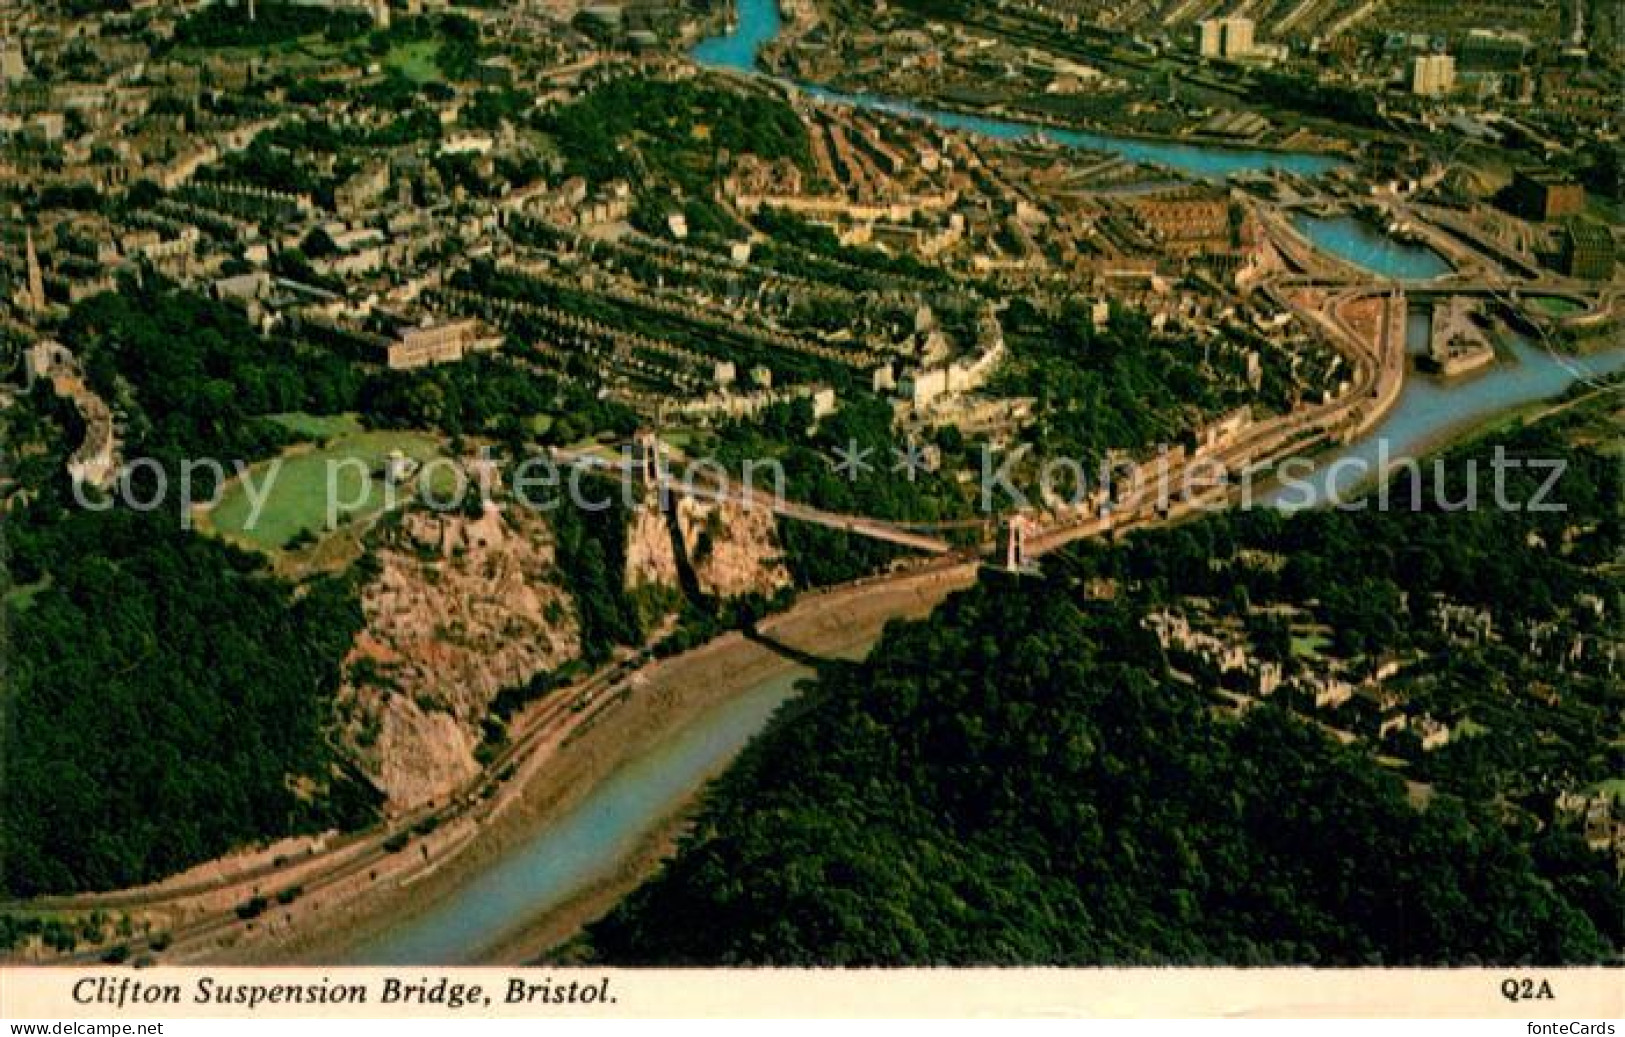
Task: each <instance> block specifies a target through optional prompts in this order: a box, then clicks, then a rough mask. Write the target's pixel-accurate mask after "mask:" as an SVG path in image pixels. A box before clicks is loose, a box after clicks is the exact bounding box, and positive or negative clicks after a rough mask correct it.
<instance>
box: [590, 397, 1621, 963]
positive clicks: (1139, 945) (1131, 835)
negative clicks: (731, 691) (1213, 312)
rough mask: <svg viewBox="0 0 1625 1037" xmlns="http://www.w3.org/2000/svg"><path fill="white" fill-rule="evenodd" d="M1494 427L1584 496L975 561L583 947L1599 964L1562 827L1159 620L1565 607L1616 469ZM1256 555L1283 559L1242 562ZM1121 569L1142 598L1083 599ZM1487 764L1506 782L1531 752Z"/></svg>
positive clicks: (844, 958)
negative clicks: (1191, 676) (1249, 675)
mask: <svg viewBox="0 0 1625 1037" xmlns="http://www.w3.org/2000/svg"><path fill="white" fill-rule="evenodd" d="M1506 442H1507V444H1508V446H1509V449H1510V450H1512V451H1516V452H1527V453H1536V452H1538V453H1542V454H1544V455H1546V456H1552V455H1553V454H1554V452H1555V454H1556V456H1562V457H1567V458H1568V459H1570V461H1571V463H1572V466H1571V469H1570V473H1569V476H1568V477H1566V478H1565V480H1564V483H1563V486H1562V488H1561V491H1560V496H1561V499H1562V500H1563V501H1564V502H1565V503H1567V504H1568V505H1569V506H1570V509H1571V510H1569V511H1568V512H1567V513H1566V514H1564V515H1547V514H1542V515H1535V514H1530V513H1528V512H1522V513H1507V512H1488V511H1486V512H1480V513H1475V514H1473V515H1470V516H1469V515H1464V514H1462V513H1449V514H1446V513H1442V512H1440V511H1438V510H1437V509H1436V508H1431V507H1429V508H1424V509H1423V510H1422V511H1420V512H1419V513H1413V512H1410V511H1408V510H1407V511H1405V512H1403V513H1401V512H1391V513H1388V514H1379V513H1364V514H1359V515H1354V514H1346V513H1330V512H1328V513H1313V514H1302V515H1298V516H1295V517H1291V518H1286V517H1283V516H1280V515H1276V514H1273V513H1253V514H1246V515H1234V516H1220V517H1216V518H1212V519H1208V520H1205V521H1202V522H1198V523H1191V524H1187V525H1184V526H1180V527H1177V528H1174V529H1172V530H1166V531H1160V532H1155V533H1148V534H1145V535H1138V536H1135V537H1133V538H1131V540H1130V541H1129V543H1128V544H1127V546H1122V547H1111V546H1103V547H1095V548H1089V549H1086V550H1082V551H1078V552H1074V553H1072V554H1070V555H1068V556H1063V557H1062V558H1060V559H1057V560H1056V561H1055V563H1054V564H1052V565H1051V566H1050V572H1049V575H1048V576H1046V577H1041V578H1035V577H1023V578H1020V579H1014V578H1005V579H1002V580H991V579H990V580H986V581H984V582H983V584H982V585H980V586H979V587H978V588H976V589H975V590H973V591H970V592H966V593H965V594H962V595H960V596H958V597H956V598H954V599H952V600H951V601H950V602H949V603H948V604H946V605H945V606H943V607H942V608H940V609H939V610H938V611H937V613H935V614H934V615H933V616H932V617H931V618H929V619H928V620H925V621H922V622H918V623H910V624H904V625H898V626H894V627H892V628H891V629H889V630H888V632H887V635H886V636H885V638H884V639H883V640H882V642H881V643H880V645H879V646H878V647H877V648H876V649H875V651H874V652H873V653H872V655H871V656H870V659H869V661H867V662H865V663H863V664H860V665H848V664H832V665H829V666H827V667H826V668H825V669H824V670H823V671H822V672H821V674H820V677H819V680H818V681H817V683H816V684H813V685H811V686H810V687H809V688H807V689H806V691H805V693H804V695H803V696H802V697H801V698H800V699H799V700H797V701H796V702H794V703H792V704H791V705H790V706H788V707H787V708H786V709H785V711H784V712H783V713H781V715H780V716H779V717H778V718H776V719H775V721H774V723H773V725H772V726H771V727H770V728H769V730H768V732H767V733H766V734H765V735H763V736H762V737H761V738H760V739H759V740H758V741H757V742H756V743H754V744H753V745H752V746H751V747H750V748H749V749H748V750H747V751H746V753H745V754H744V756H743V757H741V759H740V761H739V762H738V763H737V764H736V765H735V766H734V768H733V769H732V770H731V771H730V772H729V773H728V774H727V775H726V776H725V777H724V778H723V779H721V780H720V781H719V782H718V783H717V784H716V785H714V786H713V788H712V789H711V791H710V792H709V794H708V796H707V798H706V800H705V803H704V805H703V807H702V809H701V812H700V814H699V817H698V819H697V821H696V824H695V826H694V828H693V830H692V831H691V833H690V834H689V835H688V836H687V837H686V838H685V840H684V842H683V843H682V845H681V847H680V849H679V852H678V853H677V855H676V857H675V858H674V859H673V860H671V861H670V862H668V864H667V865H666V866H665V868H664V870H663V871H662V872H661V873H660V874H659V875H658V876H657V877H656V878H655V879H653V880H651V881H650V882H649V883H648V884H647V885H645V886H644V887H643V888H642V889H640V890H639V891H638V892H637V893H636V894H634V895H633V896H632V897H631V898H630V899H628V900H627V901H625V902H624V903H623V904H622V905H621V906H620V907H618V908H617V909H616V910H615V911H614V912H612V913H611V914H610V915H609V916H608V917H607V918H605V919H603V920H602V921H600V922H599V923H597V924H596V925H595V926H593V927H592V928H591V930H590V932H589V935H588V937H587V938H586V940H585V941H584V943H583V944H582V945H581V946H578V947H577V948H576V950H577V951H580V952H582V953H586V954H588V955H590V956H592V957H594V958H595V959H596V960H601V961H604V962H614V963H618V964H619V963H624V964H633V963H636V964H660V965H701V964H704V965H723V964H778V965H808V964H841V965H876V964H892V965H897V964H970V963H997V964H1022V963H1058V964H1092V963H1115V964H1144V963H1170V962H1177V963H1202V962H1225V963H1240V964H1263V963H1286V962H1290V963H1306V964H1320V965H1332V964H1346V965H1372V964H1390V965H1393V964H1442V963H1450V964H1467V963H1473V962H1494V963H1509V964H1510V963H1524V962H1541V963H1555V962H1577V961H1601V960H1607V959H1609V958H1610V957H1611V956H1612V955H1613V954H1616V953H1617V948H1618V947H1620V946H1621V945H1625V894H1622V891H1621V887H1620V883H1619V881H1618V879H1617V877H1616V876H1615V875H1614V874H1613V873H1612V868H1611V865H1610V864H1609V862H1608V859H1607V858H1606V857H1605V856H1604V855H1601V854H1596V853H1592V852H1591V851H1589V850H1587V849H1586V848H1585V846H1584V844H1583V843H1581V842H1580V841H1579V840H1578V838H1577V837H1576V836H1575V835H1574V834H1573V833H1572V832H1571V831H1569V830H1566V829H1563V828H1561V827H1559V826H1555V825H1547V826H1539V825H1536V824H1533V823H1530V822H1529V821H1528V820H1527V819H1526V818H1525V817H1524V816H1522V815H1520V814H1518V812H1517V811H1513V813H1512V815H1508V814H1507V812H1506V810H1505V809H1503V808H1504V807H1506V806H1509V805H1510V804H1508V803H1505V802H1502V803H1497V802H1496V801H1494V800H1493V799H1491V798H1490V797H1488V796H1487V795H1485V790H1484V789H1482V788H1479V787H1476V786H1474V785H1472V784H1471V783H1458V784H1452V783H1450V782H1447V781H1442V780H1441V781H1440V783H1439V784H1438V785H1437V786H1436V788H1435V794H1434V795H1433V797H1432V798H1431V800H1430V801H1429V803H1428V805H1427V806H1426V807H1425V808H1420V807H1418V806H1416V805H1414V803H1413V801H1412V800H1411V799H1409V798H1407V793H1406V788H1405V786H1404V783H1403V782H1402V781H1401V779H1400V778H1399V777H1398V776H1397V775H1395V774H1394V773H1392V772H1391V771H1389V770H1388V769H1385V768H1384V767H1381V766H1379V765H1378V764H1377V763H1376V762H1375V761H1373V760H1372V758H1371V756H1370V754H1369V749H1367V748H1362V747H1343V746H1340V745H1339V744H1338V743H1336V742H1335V741H1333V740H1332V739H1331V738H1329V737H1328V736H1326V735H1325V734H1323V733H1321V732H1320V731H1318V730H1317V729H1316V728H1315V727H1313V726H1312V725H1311V724H1309V723H1307V722H1305V721H1304V720H1302V719H1300V718H1299V717H1297V716H1296V715H1294V714H1293V713H1291V712H1289V711H1288V710H1287V709H1285V708H1283V707H1282V705H1280V704H1277V703H1274V702H1272V701H1270V702H1267V703H1266V704H1264V705H1260V706H1258V707H1255V708H1254V709H1252V710H1250V711H1248V712H1246V713H1244V714H1243V715H1242V718H1241V719H1236V718H1235V717H1234V716H1233V715H1232V714H1229V713H1224V712H1221V711H1218V710H1215V709H1214V708H1213V706H1212V702H1213V700H1212V699H1211V698H1210V697H1209V696H1208V695H1207V694H1206V689H1205V688H1204V687H1202V686H1201V684H1200V683H1197V684H1190V683H1186V682H1185V681H1182V680H1177V679H1175V678H1174V677H1173V676H1172V675H1171V673H1170V671H1169V669H1168V668H1167V664H1166V662H1165V661H1164V659H1163V655H1162V652H1161V649H1160V647H1159V645H1158V643H1157V641H1156V640H1155V638H1154V637H1153V636H1152V635H1151V634H1150V633H1149V632H1147V631H1146V630H1145V629H1144V628H1143V627H1142V625H1141V617H1142V616H1143V615H1144V611H1145V609H1146V608H1147V607H1149V606H1151V605H1153V604H1156V603H1159V602H1166V601H1169V600H1172V599H1174V598H1175V597H1177V596H1179V595H1181V594H1193V593H1194V594H1206V595H1215V596H1226V597H1228V596H1231V595H1238V594H1239V595H1242V596H1245V595H1251V596H1253V597H1256V598H1258V599H1259V600H1295V601H1298V602H1313V603H1315V607H1317V608H1323V609H1325V610H1326V615H1327V616H1329V617H1333V618H1334V621H1335V622H1337V623H1340V624H1344V625H1346V627H1347V629H1348V630H1349V631H1350V632H1349V633H1348V634H1342V633H1341V629H1342V628H1340V636H1344V637H1348V638H1350V639H1351V641H1354V642H1359V643H1358V644H1357V645H1355V647H1359V648H1364V649H1366V650H1372V649H1375V648H1377V647H1378V646H1379V645H1384V644H1393V643H1396V641H1397V639H1400V638H1403V637H1404V636H1405V635H1404V634H1403V632H1402V631H1403V628H1405V627H1408V626H1412V625H1416V624H1417V621H1416V620H1415V619H1412V618H1409V617H1406V616H1405V615H1404V613H1403V611H1401V612H1399V613H1398V614H1397V615H1396V614H1389V615H1388V616H1386V617H1385V618H1379V617H1377V616H1376V615H1375V614H1374V613H1375V612H1376V611H1377V609H1376V608H1375V607H1373V605H1375V606H1381V605H1384V604H1386V605H1388V606H1391V607H1392V606H1394V605H1395V602H1396V599H1397V597H1398V595H1399V593H1400V592H1407V593H1408V600H1409V601H1410V602H1413V603H1414V602H1418V601H1421V600H1425V598H1426V596H1427V595H1428V594H1430V593H1431V592H1433V591H1448V592H1449V593H1450V594H1451V595H1452V596H1453V600H1458V601H1464V602H1483V603H1485V604H1487V605H1489V606H1491V607H1493V608H1494V609H1495V610H1496V611H1497V614H1498V615H1499V616H1501V617H1503V618H1504V619H1506V620H1509V621H1510V620H1511V619H1512V618H1514V616H1516V615H1552V614H1556V613H1557V612H1559V611H1560V610H1561V609H1562V608H1563V607H1564V606H1565V605H1566V603H1568V602H1569V601H1571V600H1572V598H1573V596H1574V595H1575V594H1577V593H1580V592H1582V591H1584V590H1586V589H1596V588H1597V587H1598V586H1599V581H1600V580H1602V579H1603V577H1601V576H1600V575H1599V574H1598V573H1597V572H1596V571H1595V570H1594V569H1593V568H1592V564H1591V563H1593V562H1595V561H1596V560H1598V558H1599V557H1607V555H1608V552H1612V551H1617V550H1618V548H1619V546H1620V544H1621V538H1620V529H1619V524H1618V522H1619V515H1618V512H1619V504H1618V502H1619V501H1620V500H1621V499H1622V498H1621V495H1620V484H1619V479H1620V474H1619V471H1618V468H1617V465H1616V464H1614V463H1613V462H1612V461H1610V460H1609V459H1608V458H1607V457H1606V456H1604V455H1601V454H1599V453H1596V452H1594V451H1591V450H1586V449H1576V448H1574V447H1572V446H1569V445H1568V442H1567V441H1566V440H1565V439H1563V438H1562V436H1561V435H1560V434H1559V433H1558V432H1555V431H1553V430H1552V429H1551V428H1550V427H1545V426H1543V427H1538V428H1535V429H1531V430H1523V431H1520V432H1515V433H1514V434H1512V435H1511V436H1510V438H1509V439H1508V440H1507V441H1506ZM1488 449H1489V448H1488V446H1487V445H1480V446H1478V447H1475V448H1473V450H1472V452H1471V456H1478V457H1480V458H1482V457H1484V456H1487V453H1488ZM1467 456H1469V454H1468V453H1466V452H1458V453H1457V454H1456V455H1455V462H1456V465H1455V466H1454V468H1453V471H1455V472H1456V474H1455V475H1454V476H1453V478H1454V479H1456V480H1457V483H1456V484H1455V485H1456V488H1457V489H1459V488H1460V485H1459V480H1460V478H1461V474H1460V473H1461V471H1462V469H1461V466H1460V462H1461V461H1463V460H1464V459H1465V458H1466V457H1467ZM1527 489H1530V487H1528V486H1522V487H1518V486H1513V487H1512V488H1511V489H1510V490H1509V493H1510V494H1516V493H1518V492H1520V490H1527ZM1396 499H1398V495H1397V493H1396ZM1525 499H1527V498H1525ZM1565 528H1567V529H1571V530H1572V529H1573V528H1579V529H1584V530H1587V531H1588V532H1587V533H1586V534H1584V535H1582V536H1580V537H1579V538H1578V539H1576V538H1575V537H1574V536H1573V535H1571V536H1570V537H1569V538H1568V543H1569V545H1570V546H1569V548H1568V550H1567V552H1566V553H1564V554H1563V555H1561V556H1559V557H1555V558H1554V557H1553V556H1552V555H1551V554H1549V553H1547V552H1544V551H1541V550H1539V549H1537V548H1535V547H1534V546H1533V545H1534V544H1535V543H1536V541H1534V540H1531V539H1530V534H1531V533H1532V532H1533V533H1536V535H1537V536H1540V535H1545V536H1549V537H1551V538H1552V539H1551V540H1550V541H1549V542H1550V543H1554V544H1556V543H1562V542H1564V541H1563V538H1562V531H1563V529H1565ZM1259 549H1263V550H1267V551H1271V552H1273V551H1281V552H1285V553H1286V555H1287V562H1286V566H1285V568H1282V569H1275V568H1273V567H1264V568H1261V569H1259V570H1257V571H1256V572H1254V571H1251V570H1248V571H1244V570H1243V569H1242V568H1240V567H1237V566H1231V565H1227V564H1225V563H1226V561H1227V560H1230V559H1234V558H1236V557H1238V553H1240V552H1243V551H1245V550H1253V551H1257V550H1259ZM1599 552H1600V553H1601V554H1600V555H1599ZM1102 579H1110V580H1115V581H1118V582H1119V584H1120V586H1122V587H1123V588H1125V589H1127V588H1130V587H1132V588H1134V592H1133V593H1122V594H1119V595H1118V596H1116V597H1115V598H1111V599H1108V600H1103V601H1100V600H1089V599H1088V596H1086V595H1085V593H1084V591H1083V589H1082V588H1083V587H1084V586H1086V585H1098V584H1099V582H1100V581H1101V580H1102ZM1299 581H1301V582H1299ZM1238 588H1239V590H1238ZM1616 589H1617V588H1616ZM1615 600H1616V602H1617V597H1616V599H1615ZM1605 694H1606V691H1605ZM1618 694H1619V688H1618V686H1617V684H1616V685H1615V686H1614V690H1613V695H1614V699H1615V700H1614V701H1613V702H1602V703H1600V704H1597V705H1598V706H1599V711H1598V712H1597V713H1594V714H1592V722H1591V727H1592V730H1590V731H1589V732H1579V731H1575V732H1573V733H1572V737H1574V738H1575V740H1576V746H1575V747H1576V750H1577V751H1578V752H1579V753H1580V755H1582V756H1583V755H1585V752H1586V751H1587V747H1588V746H1591V747H1594V746H1595V744H1597V743H1596V740H1597V739H1601V738H1605V737H1606V732H1607V731H1608V730H1610V727H1609V725H1610V724H1616V726H1615V727H1613V728H1612V729H1613V730H1617V717H1618V716H1619V710H1620V708H1621V703H1620V702H1619V701H1618ZM1476 695H1477V697H1478V698H1480V699H1494V700H1495V701H1501V700H1502V699H1504V697H1505V694H1504V689H1499V688H1496V687H1493V686H1490V685H1485V684H1480V685H1479V687H1478V689H1477V692H1476ZM1497 722H1498V723H1501V722H1506V723H1510V721H1501V720H1498V721H1497ZM1504 735H1505V737H1507V738H1511V739H1514V740H1516V739H1520V738H1523V739H1527V740H1528V741H1527V742H1526V743H1525V744H1526V745H1527V744H1531V743H1533V742H1534V741H1535V739H1534V737H1533V735H1532V734H1531V733H1530V730H1529V729H1528V728H1524V729H1522V730H1521V731H1520V730H1519V729H1517V728H1509V729H1508V730H1507V731H1506V732H1504ZM1485 741H1487V740H1485V739H1470V740H1468V743H1467V744H1469V745H1471V744H1473V743H1480V742H1485ZM1469 751H1474V750H1469ZM1602 762H1603V765H1604V766H1605V767H1606V766H1612V765H1617V757H1616V758H1615V762H1614V764H1609V763H1608V756H1607V754H1606V753H1604V755H1603V761H1602ZM1478 766H1479V769H1480V770H1481V771H1482V770H1483V769H1486V768H1487V769H1489V770H1490V771H1492V772H1496V773H1503V774H1504V775H1506V776H1510V775H1512V774H1513V771H1512V770H1511V769H1510V768H1511V767H1513V766H1515V761H1509V760H1498V759H1497V758H1496V757H1494V756H1491V757H1490V758H1488V759H1487V760H1484V761H1480V763H1479V765H1478ZM1503 766H1505V767H1506V768H1508V769H1507V770H1505V771H1504V772H1499V771H1496V769H1497V768H1498V767H1503ZM1562 769H1563V768H1562V767H1558V768H1556V770H1555V771H1554V772H1557V773H1560V772H1561V771H1562ZM1438 777H1439V776H1438V775H1435V778H1438ZM1550 796H1551V794H1550V793H1549V792H1548V793H1546V794H1545V802H1546V803H1547V804H1548V805H1549V803H1550Z"/></svg>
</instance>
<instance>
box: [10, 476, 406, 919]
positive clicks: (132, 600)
mask: <svg viewBox="0 0 1625 1037" xmlns="http://www.w3.org/2000/svg"><path fill="white" fill-rule="evenodd" d="M59 489H61V488H60V487H59ZM6 521H7V527H8V528H7V537H6V540H7V543H6V547H7V549H8V553H9V555H10V557H9V559H8V563H9V567H10V571H11V574H12V576H13V578H14V579H15V580H16V581H17V582H18V583H20V584H23V585H25V586H29V587H30V588H34V589H32V590H31V592H30V593H29V594H28V596H27V597H26V599H25V600H24V601H23V602H22V603H21V605H20V607H19V603H17V602H14V601H8V603H7V604H6V605H5V606H4V607H5V608H6V610H7V616H6V621H7V623H8V625H9V628H10V629H9V631H8V641H9V643H8V645H7V650H6V656H7V668H8V669H7V673H6V680H5V688H4V692H3V695H4V712H5V715H6V723H7V730H6V742H5V759H6V768H5V770H6V780H5V781H4V782H0V799H3V802H4V810H3V814H4V817H5V835H4V839H5V845H4V852H3V853H0V868H3V871H0V889H3V890H4V891H5V893H6V894H8V895H19V896H21V895H30V894H37V893H47V892H52V893H60V892H69V891H75V890H90V889H107V888H112V887H117V886H127V885H133V884H136V883H141V882H147V881H151V880H154V879H157V878H160V877H162V876H164V875H168V874H171V873H173V872H175V871H178V870H180V869H182V868H185V867H187V866H188V865H191V864H194V863H197V862H198V861H201V860H205V859H207V858H209V857H211V856H215V855H217V854H220V853H224V852H226V851H228V850H230V849H232V848H233V847H235V846H238V845H240V844H242V843H244V842H248V841H251V840H255V839H259V838H263V837H266V836H270V835H280V834H285V833H289V832H296V831H305V830H315V829H320V828H325V827H328V826H332V825H338V826H341V827H345V826H350V825H354V824H357V823H360V822H362V821H363V820H366V819H368V818H370V817H371V816H372V811H373V808H374V804H375V802H376V796H375V795H374V793H373V792H372V790H371V788H370V787H369V786H368V785H367V784H366V783H365V782H364V781H362V780H361V779H359V778H358V777H356V776H355V775H354V774H353V773H351V772H350V771H349V770H348V769H347V768H345V767H344V765H343V764H342V762H341V761H340V759H339V757H338V756H337V754H336V753H335V752H334V751H333V749H332V747H331V746H330V745H329V744H328V742H327V740H326V738H325V737H324V733H323V732H324V728H325V726H326V722H327V719H328V716H329V707H330V705H331V702H332V695H333V692H334V691H335V690H336V689H337V686H338V680H339V659H340V658H341V657H342V655H343V653H344V652H345V651H346V650H347V648H348V646H349V642H350V639H351V637H352V636H353V635H354V634H355V632H356V630H357V629H358V628H359V627H360V625H361V612H360V608H359V606H358V605H357V604H356V600H355V596H354V593H353V591H352V589H351V588H349V587H348V586H347V585H345V584H344V583H342V582H338V581H322V582H318V583H316V584H313V585H310V586H307V587H306V588H304V593H303V594H302V595H300V596H299V597H297V598H296V597H295V596H294V594H293V589H292V588H291V587H289V586H286V585H283V584H280V583H278V582H276V581H274V580H271V579H269V578H267V577H266V576H263V575H261V574H260V573H258V572H257V571H256V570H257V568H258V565H259V562H258V560H257V559H254V558H251V557H249V556H246V555H243V554H241V553H239V552H237V551H235V550H233V549H231V548H229V547H226V546H225V545H223V544H221V543H219V542H217V541H214V540H209V539H205V538H203V537H199V536H196V535H194V534H191V533H188V532H185V531H183V530H181V529H180V528H179V526H178V524H177V522H176V520H175V516H174V515H173V514H172V513H168V512H147V513H141V512H136V511H132V510H129V509H124V508H118V509H113V510H108V511H106V512H101V513H96V512H91V511H86V510H83V509H81V508H78V507H76V506H74V505H72V504H69V503H67V502H66V501H64V500H61V499H57V498H56V497H55V496H54V495H52V494H46V495H45V496H43V497H42V498H41V499H40V500H38V501H36V502H35V504H34V505H33V506H32V507H30V508H29V509H28V510H27V512H26V513H24V514H20V515H19V514H12V515H8V516H7V520H6Z"/></svg>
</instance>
